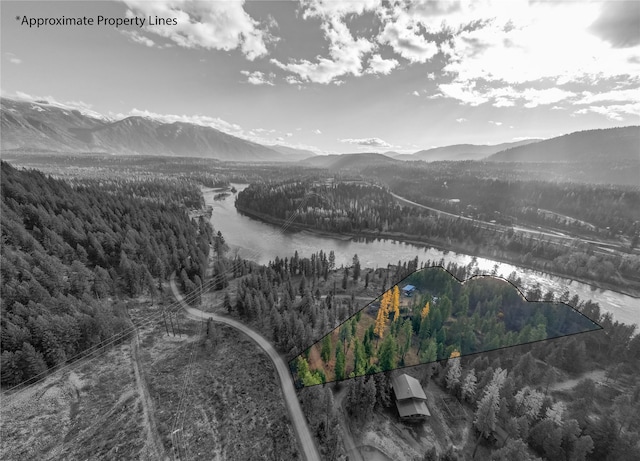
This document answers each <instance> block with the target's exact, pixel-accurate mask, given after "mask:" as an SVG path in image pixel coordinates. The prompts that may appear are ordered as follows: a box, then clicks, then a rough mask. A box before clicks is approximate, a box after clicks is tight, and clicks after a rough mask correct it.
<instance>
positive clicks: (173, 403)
mask: <svg viewBox="0 0 640 461" xmlns="http://www.w3.org/2000/svg"><path fill="white" fill-rule="evenodd" d="M184 325H185V328H187V329H188V331H189V333H190V336H189V337H188V338H187V337H183V339H182V341H181V342H179V341H178V338H173V337H171V336H169V337H167V335H166V333H165V334H163V335H161V336H157V335H156V337H155V338H156V339H155V344H153V346H151V347H148V348H145V347H143V348H142V349H141V352H140V357H141V360H142V363H143V368H144V369H145V370H146V374H147V382H148V385H149V391H150V393H151V395H152V397H153V399H154V400H155V408H156V419H157V422H158V431H159V433H160V436H161V438H162V442H163V444H164V446H165V450H166V452H167V453H169V454H170V453H172V452H173V450H174V449H175V450H180V452H181V453H183V454H186V455H187V456H188V457H192V458H194V459H205V458H206V459H212V460H216V459H225V460H226V459H230V460H233V459H238V460H242V459H256V460H280V459H282V460H290V459H291V460H293V459H300V455H299V453H298V449H297V442H296V439H295V435H294V433H293V430H292V428H291V425H290V423H289V421H288V414H287V411H286V408H285V405H284V402H283V400H282V394H281V390H280V385H279V382H278V378H277V376H276V373H275V370H274V369H273V366H272V364H271V362H270V361H269V359H268V357H267V356H266V355H265V354H263V353H262V352H261V351H260V349H259V348H258V347H257V346H256V345H255V344H254V343H253V342H252V341H251V340H249V339H248V338H245V337H244V336H243V335H242V334H240V333H239V332H237V331H236V330H234V329H232V328H230V327H226V326H223V325H217V324H213V325H212V331H211V334H210V336H209V337H207V338H205V337H204V332H205V331H206V326H204V327H202V330H201V325H200V324H198V322H194V321H189V323H187V321H185V324H184ZM201 331H202V334H203V335H202V336H200V334H199V333H200V332H201ZM147 341H150V340H146V339H145V340H143V343H146V342H147ZM190 357H191V358H192V363H193V365H192V366H193V368H192V371H193V373H192V375H191V376H192V379H191V381H190V383H189V385H188V386H186V394H185V395H186V400H185V403H184V413H183V414H184V415H185V417H184V419H183V421H184V424H178V425H177V426H175V424H176V418H177V415H178V407H179V402H180V395H181V393H182V392H183V391H184V390H185V386H184V385H185V376H186V375H187V373H188V371H189V358H190ZM176 427H177V429H178V432H177V433H176V434H177V435H180V434H181V437H179V438H177V437H174V441H176V446H175V447H174V446H173V441H172V437H171V432H172V431H174V430H176Z"/></svg>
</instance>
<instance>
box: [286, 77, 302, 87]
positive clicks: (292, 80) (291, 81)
mask: <svg viewBox="0 0 640 461" xmlns="http://www.w3.org/2000/svg"><path fill="white" fill-rule="evenodd" d="M284 81H285V82H287V83H288V84H290V85H301V84H302V81H300V80H298V79H297V78H295V77H294V76H293V75H287V76H286V77H285V78H284Z"/></svg>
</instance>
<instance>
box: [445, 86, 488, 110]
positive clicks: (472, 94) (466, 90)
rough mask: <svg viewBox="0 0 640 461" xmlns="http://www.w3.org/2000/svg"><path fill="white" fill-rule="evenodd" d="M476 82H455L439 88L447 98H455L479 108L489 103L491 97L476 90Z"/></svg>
mask: <svg viewBox="0 0 640 461" xmlns="http://www.w3.org/2000/svg"><path fill="white" fill-rule="evenodd" d="M475 86H476V83H475V82H474V81H471V80H470V81H466V82H462V81H454V82H452V83H443V84H441V85H439V86H438V88H440V91H442V94H443V95H444V96H445V97H449V98H454V99H457V100H459V101H462V102H463V103H465V104H469V105H470V106H479V105H480V104H483V103H485V102H487V101H489V99H490V98H489V97H487V96H486V95H484V94H482V93H481V92H479V91H477V90H476V89H475Z"/></svg>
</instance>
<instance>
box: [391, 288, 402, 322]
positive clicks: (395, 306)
mask: <svg viewBox="0 0 640 461" xmlns="http://www.w3.org/2000/svg"><path fill="white" fill-rule="evenodd" d="M391 310H393V321H394V322H396V321H397V320H398V319H399V318H400V289H399V288H398V285H396V286H394V287H393V295H392V296H391Z"/></svg>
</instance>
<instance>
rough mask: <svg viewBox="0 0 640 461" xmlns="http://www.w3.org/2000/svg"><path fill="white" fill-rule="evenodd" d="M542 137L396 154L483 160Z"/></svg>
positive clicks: (428, 159)
mask: <svg viewBox="0 0 640 461" xmlns="http://www.w3.org/2000/svg"><path fill="white" fill-rule="evenodd" d="M538 141H540V139H525V140H523V141H516V142H505V143H502V144H495V145H477V144H454V145H452V146H444V147H434V148H432V149H425V150H421V151H418V152H415V153H413V154H402V155H396V156H395V158H397V159H398V160H423V161H425V162H435V161H441V160H481V159H483V158H486V157H488V156H490V155H492V154H495V153H497V152H500V151H503V150H505V149H509V148H514V147H519V146H524V145H527V144H531V143H536V142H538Z"/></svg>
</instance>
